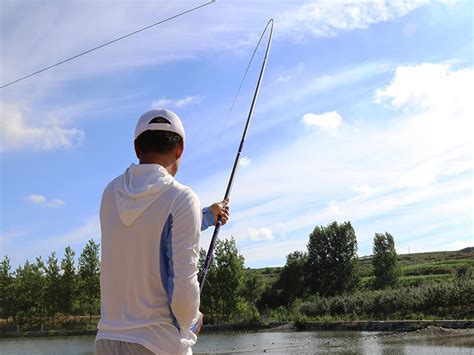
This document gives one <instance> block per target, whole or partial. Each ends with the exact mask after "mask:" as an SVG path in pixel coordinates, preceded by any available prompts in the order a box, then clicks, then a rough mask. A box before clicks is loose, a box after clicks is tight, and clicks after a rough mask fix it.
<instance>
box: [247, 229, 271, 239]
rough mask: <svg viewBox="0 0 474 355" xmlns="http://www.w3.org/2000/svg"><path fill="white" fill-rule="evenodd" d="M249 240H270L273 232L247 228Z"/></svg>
mask: <svg viewBox="0 0 474 355" xmlns="http://www.w3.org/2000/svg"><path fill="white" fill-rule="evenodd" d="M248 234H249V238H250V240H272V239H273V238H274V237H273V232H272V230H271V229H270V228H251V227H249V228H248Z"/></svg>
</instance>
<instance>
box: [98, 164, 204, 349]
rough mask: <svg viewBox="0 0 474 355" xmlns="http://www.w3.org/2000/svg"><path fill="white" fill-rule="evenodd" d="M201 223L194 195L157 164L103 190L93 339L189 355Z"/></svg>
mask: <svg viewBox="0 0 474 355" xmlns="http://www.w3.org/2000/svg"><path fill="white" fill-rule="evenodd" d="M201 218H202V214H201V208H200V203H199V200H198V198H197V196H196V194H195V193H194V192H193V191H192V190H191V189H190V188H189V187H186V186H184V185H182V184H180V183H178V182H177V181H176V180H175V179H174V178H173V177H172V176H171V175H170V174H169V173H168V172H167V171H166V170H165V169H164V168H163V167H162V166H160V165H157V164H140V165H135V164H132V165H131V166H130V167H129V168H128V169H127V170H126V171H125V173H124V174H123V175H121V176H119V177H117V178H116V179H114V180H113V181H112V182H111V183H110V184H109V185H108V186H107V187H106V189H105V191H104V194H103V197H102V203H101V207H100V224H101V232H102V261H101V275H100V288H101V319H100V322H99V324H98V333H97V338H96V340H99V339H110V340H119V341H127V342H133V343H138V344H141V345H143V346H145V347H146V348H148V349H149V350H151V351H153V352H155V353H156V354H191V353H192V350H191V346H192V345H194V344H195V342H196V339H197V338H196V335H195V334H194V333H193V331H192V330H191V329H193V328H194V327H196V325H197V323H198V319H199V302H200V298H199V284H198V280H197V273H198V260H199V233H200V229H201Z"/></svg>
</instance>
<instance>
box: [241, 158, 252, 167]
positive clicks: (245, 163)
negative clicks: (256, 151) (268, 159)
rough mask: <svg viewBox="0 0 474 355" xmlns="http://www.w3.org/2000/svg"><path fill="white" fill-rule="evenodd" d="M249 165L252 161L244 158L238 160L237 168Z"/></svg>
mask: <svg viewBox="0 0 474 355" xmlns="http://www.w3.org/2000/svg"><path fill="white" fill-rule="evenodd" d="M251 163H252V159H250V158H249V157H245V156H244V157H241V158H240V160H239V166H241V167H246V166H249V165H250V164H251Z"/></svg>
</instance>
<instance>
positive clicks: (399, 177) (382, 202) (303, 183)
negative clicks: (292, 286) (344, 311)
mask: <svg viewBox="0 0 474 355" xmlns="http://www.w3.org/2000/svg"><path fill="white" fill-rule="evenodd" d="M440 65H441V66H442V67H443V66H444V64H440ZM400 68H405V67H400ZM400 68H399V69H400ZM427 68H431V69H432V70H433V75H435V73H437V72H438V73H439V72H440V69H439V66H438V64H431V65H429V66H427V65H425V64H423V65H419V66H417V65H414V66H411V67H410V68H407V70H406V71H404V70H401V69H400V70H401V71H402V73H403V72H405V73H407V75H402V76H400V75H397V73H400V70H399V69H397V70H395V73H394V76H393V78H392V81H391V84H388V85H387V86H386V87H384V88H383V89H381V90H379V91H377V92H378V93H383V94H379V96H378V97H379V98H380V100H382V99H383V100H387V101H388V102H389V104H390V105H389V106H387V107H385V108H384V107H383V106H382V105H377V104H375V103H374V104H372V106H371V105H370V104H367V105H368V108H367V109H370V110H378V111H380V114H386V115H389V114H390V115H393V114H395V117H394V118H392V119H390V120H385V121H382V122H380V124H378V125H373V124H361V125H358V126H354V124H347V125H340V126H339V128H338V135H337V136H331V135H323V136H321V135H318V136H317V139H315V132H314V131H311V130H308V131H306V132H299V133H298V136H289V137H288V138H289V141H291V140H292V139H293V143H291V144H287V145H285V146H284V147H278V146H276V147H272V149H271V150H270V151H266V152H262V155H260V156H259V155H255V154H253V159H254V162H255V164H254V166H253V169H242V171H241V173H240V174H239V178H238V179H236V181H235V185H234V189H233V195H232V196H233V197H232V215H231V219H230V221H229V223H228V226H226V227H227V230H228V232H227V233H229V234H231V235H234V236H235V238H236V240H237V242H238V243H240V244H241V245H242V250H243V253H244V256H245V257H246V260H257V259H258V257H259V256H258V252H256V250H258V251H259V252H260V251H261V250H263V247H262V248H260V247H257V246H256V247H255V248H251V247H250V246H249V245H248V243H250V242H249V241H248V239H247V238H246V235H248V230H247V229H248V225H258V224H262V221H265V222H264V223H265V225H269V226H277V225H278V224H279V223H282V222H284V223H285V229H286V233H285V235H284V236H280V235H278V236H276V237H275V243H276V242H277V241H280V240H282V239H284V240H285V243H287V244H288V245H304V244H305V243H306V242H307V235H308V233H309V232H310V231H311V230H312V229H313V228H314V226H315V225H325V224H327V223H330V222H332V221H334V220H337V221H345V220H350V221H351V222H352V223H353V225H354V227H355V229H356V232H357V235H358V238H359V243H360V244H359V251H360V252H362V253H366V254H368V253H370V250H371V241H372V238H373V235H374V233H375V232H383V231H386V230H387V231H389V232H391V233H392V234H393V235H395V236H396V237H397V244H398V243H399V244H400V246H406V245H410V246H413V247H414V246H415V244H417V245H419V246H420V248H421V246H422V245H423V243H424V244H425V247H426V243H427V239H426V238H427V237H426V235H427V234H429V235H434V234H435V233H437V235H438V236H439V240H438V239H437V240H436V242H434V241H433V243H431V242H430V247H429V248H430V250H431V249H438V248H439V247H440V246H442V245H443V246H444V245H445V242H444V241H443V240H446V237H447V235H446V232H445V231H446V229H449V230H450V232H449V233H450V234H452V233H459V234H460V235H465V233H468V232H466V231H465V229H466V225H467V226H472V224H471V219H472V211H473V207H472V197H471V196H472V179H471V177H472V173H473V153H472V148H473V137H472V132H473V131H474V126H473V121H472V117H474V114H473V108H474V105H473V101H472V100H471V99H470V98H469V92H473V91H474V90H471V89H470V87H471V85H472V83H473V82H474V80H473V77H472V72H473V70H472V69H470V68H464V69H463V68H461V69H454V68H451V67H448V69H447V70H445V71H442V73H443V74H442V75H440V76H439V78H438V79H437V80H434V81H433V80H432V78H431V77H430V75H426V73H423V75H419V71H425V70H428V69H427ZM423 78H426V80H428V84H427V85H425V84H423V83H422V82H419V81H420V80H423ZM417 81H418V82H417ZM393 83H395V84H394V85H395V86H393V87H396V88H397V90H394V89H392V84H393ZM414 83H416V88H417V89H413V85H414ZM420 88H422V89H420ZM406 93H409V94H408V95H405V94H406ZM466 93H467V94H466ZM380 100H379V99H377V101H380ZM392 100H395V102H396V104H395V103H394V106H392V102H391V101H392ZM393 108H395V110H394V109H393ZM348 119H350V117H348ZM295 157H297V158H295ZM226 176H227V172H225V173H222V174H220V175H216V176H214V177H207V178H206V180H205V181H203V182H202V185H200V186H197V190H198V193H199V195H200V196H208V197H207V199H209V200H213V198H212V197H210V196H213V194H216V192H215V191H211V190H210V188H209V186H217V185H219V184H220V182H221V181H225V179H226ZM354 190H355V191H357V192H361V193H360V194H357V195H355V196H354ZM214 198H218V195H217V194H216V196H215V197H214ZM328 201H333V202H330V203H329V205H328ZM335 201H337V203H336V202H335ZM428 226H433V228H432V229H429V230H428V229H426V227H428ZM224 233H225V232H224ZM443 233H444V234H443ZM407 241H409V242H407ZM408 243H409V244H408ZM436 243H438V244H436ZM272 244H273V243H272ZM425 250H426V249H425ZM291 251H293V250H283V249H279V248H275V249H274V250H273V253H272V257H277V256H280V257H281V258H284V256H285V255H286V254H288V253H289V252H291ZM246 253H250V254H251V257H250V254H246ZM260 258H261V259H262V260H263V259H264V258H267V256H266V255H261V256H260Z"/></svg>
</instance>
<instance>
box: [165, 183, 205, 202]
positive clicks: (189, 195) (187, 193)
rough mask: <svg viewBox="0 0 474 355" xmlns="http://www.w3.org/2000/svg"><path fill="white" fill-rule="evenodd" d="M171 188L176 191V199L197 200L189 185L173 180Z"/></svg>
mask: <svg viewBox="0 0 474 355" xmlns="http://www.w3.org/2000/svg"><path fill="white" fill-rule="evenodd" d="M171 189H172V190H173V191H174V192H175V193H176V198H177V199H182V200H195V201H199V198H198V196H197V195H196V193H195V192H194V191H193V189H192V188H191V187H189V186H187V185H184V184H182V183H180V182H178V181H176V180H174V181H173V186H172V187H171Z"/></svg>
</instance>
